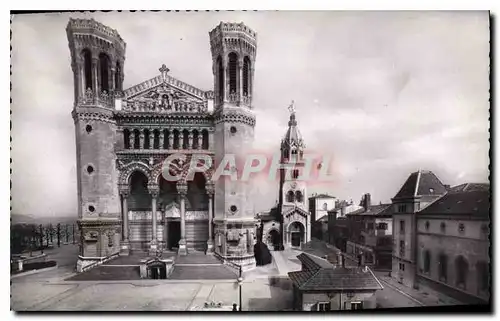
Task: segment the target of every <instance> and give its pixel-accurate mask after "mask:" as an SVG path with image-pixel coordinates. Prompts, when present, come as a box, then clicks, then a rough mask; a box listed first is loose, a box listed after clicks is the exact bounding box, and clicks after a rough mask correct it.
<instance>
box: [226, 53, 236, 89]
mask: <svg viewBox="0 0 500 321" xmlns="http://www.w3.org/2000/svg"><path fill="white" fill-rule="evenodd" d="M228 60H229V61H228V67H229V68H228V69H229V93H231V94H232V93H236V87H237V81H236V80H237V77H238V55H237V54H236V53H234V52H231V53H230V54H229V55H228Z"/></svg>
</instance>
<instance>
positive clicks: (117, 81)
mask: <svg viewBox="0 0 500 321" xmlns="http://www.w3.org/2000/svg"><path fill="white" fill-rule="evenodd" d="M121 73H122V67H121V65H120V62H119V61H117V62H116V68H115V89H116V90H122V86H121V81H120V78H121Z"/></svg>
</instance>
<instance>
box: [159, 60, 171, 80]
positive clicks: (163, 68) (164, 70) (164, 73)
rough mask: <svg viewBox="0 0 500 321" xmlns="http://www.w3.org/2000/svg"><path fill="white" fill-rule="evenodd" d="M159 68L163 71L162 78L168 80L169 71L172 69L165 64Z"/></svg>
mask: <svg viewBox="0 0 500 321" xmlns="http://www.w3.org/2000/svg"><path fill="white" fill-rule="evenodd" d="M158 70H159V71H160V72H161V78H162V79H163V81H165V80H167V73H168V72H169V71H170V69H168V68H167V66H165V64H163V65H161V68H160V69H158Z"/></svg>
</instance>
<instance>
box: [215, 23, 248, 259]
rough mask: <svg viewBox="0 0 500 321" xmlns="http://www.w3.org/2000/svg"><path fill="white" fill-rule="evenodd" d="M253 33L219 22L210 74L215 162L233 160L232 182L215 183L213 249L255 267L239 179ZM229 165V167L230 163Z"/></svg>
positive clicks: (242, 184) (245, 192)
mask: <svg viewBox="0 0 500 321" xmlns="http://www.w3.org/2000/svg"><path fill="white" fill-rule="evenodd" d="M256 37H257V35H256V33H255V32H254V31H252V30H251V29H250V28H248V27H247V26H245V25H244V24H243V23H239V24H237V23H222V22H221V23H220V24H219V25H218V26H217V27H215V28H214V29H213V30H212V31H211V32H210V47H211V52H212V62H213V74H214V96H215V102H214V110H215V112H214V119H215V134H214V141H215V156H214V158H215V165H216V166H219V164H221V162H222V163H225V161H226V160H228V159H230V158H231V157H232V155H234V156H235V160H236V164H235V163H234V162H233V163H231V162H230V163H229V164H228V167H229V168H228V169H229V170H230V171H231V172H232V173H234V174H236V175H237V177H238V179H236V180H232V179H230V178H229V176H221V177H220V178H219V179H218V181H217V182H215V188H216V197H215V217H214V226H215V243H216V244H215V248H214V249H215V253H216V255H218V256H220V257H221V258H222V259H223V260H227V261H232V262H234V263H237V264H240V265H242V266H243V268H251V267H253V266H255V259H254V254H253V246H254V243H255V240H254V238H255V223H256V222H255V219H254V206H253V200H252V197H251V195H249V194H250V191H251V185H250V183H249V182H248V181H247V182H245V181H242V180H241V179H240V177H241V174H242V171H243V164H244V161H245V154H246V153H249V152H251V149H252V147H253V140H254V126H255V114H254V112H253V105H252V93H253V78H254V77H253V75H254V66H255V56H256V51H257V39H256ZM234 165H235V166H234Z"/></svg>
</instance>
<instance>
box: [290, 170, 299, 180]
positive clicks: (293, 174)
mask: <svg viewBox="0 0 500 321" xmlns="http://www.w3.org/2000/svg"><path fill="white" fill-rule="evenodd" d="M292 178H293V179H297V178H299V170H298V169H294V170H293V171H292Z"/></svg>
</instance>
